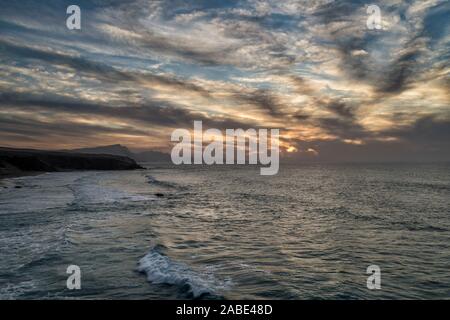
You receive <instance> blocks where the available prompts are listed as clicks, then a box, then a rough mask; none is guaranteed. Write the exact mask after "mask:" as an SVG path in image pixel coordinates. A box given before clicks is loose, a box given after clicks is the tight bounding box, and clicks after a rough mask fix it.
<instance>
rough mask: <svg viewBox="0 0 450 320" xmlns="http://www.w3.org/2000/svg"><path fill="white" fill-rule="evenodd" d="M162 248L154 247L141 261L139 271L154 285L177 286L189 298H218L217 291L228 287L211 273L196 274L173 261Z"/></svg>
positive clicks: (185, 266)
mask: <svg viewBox="0 0 450 320" xmlns="http://www.w3.org/2000/svg"><path fill="white" fill-rule="evenodd" d="M161 248H162V246H155V247H153V248H152V249H151V250H150V251H149V252H148V253H147V254H146V255H145V256H144V257H143V258H141V259H140V260H139V264H138V271H139V272H141V273H145V274H146V275H147V280H148V281H149V282H150V283H154V284H169V285H174V286H177V287H178V288H179V289H180V291H181V293H183V294H187V295H188V297H193V298H201V297H207V296H209V297H218V296H217V290H219V289H224V288H226V287H227V283H226V282H220V281H218V280H217V279H216V278H215V277H214V275H213V274H211V273H210V272H202V273H199V272H195V271H193V270H192V269H191V268H189V267H188V266H187V265H185V264H183V263H179V262H175V261H172V260H171V259H170V258H169V257H167V256H166V255H164V254H163V253H162V252H161Z"/></svg>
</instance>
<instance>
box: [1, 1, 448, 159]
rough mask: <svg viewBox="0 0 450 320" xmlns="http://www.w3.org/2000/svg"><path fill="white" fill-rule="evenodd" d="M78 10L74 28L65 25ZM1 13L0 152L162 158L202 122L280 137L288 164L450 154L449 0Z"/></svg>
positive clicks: (187, 4) (22, 4)
mask: <svg viewBox="0 0 450 320" xmlns="http://www.w3.org/2000/svg"><path fill="white" fill-rule="evenodd" d="M73 4H75V5H78V6H79V7H80V9H81V30H69V29H68V28H67V26H66V19H67V18H68V17H69V15H68V14H67V13H66V9H67V7H68V6H69V5H73ZM372 4H374V5H377V6H379V8H380V14H381V29H369V28H368V26H367V23H366V22H367V19H368V18H369V16H370V14H368V13H367V8H368V5H372ZM0 8H1V9H0V30H1V31H0V75H1V77H0V146H9V147H21V148H22V147H23V148H39V149H68V148H80V147H92V146H98V145H109V144H122V145H126V146H128V147H129V148H130V149H132V150H150V149H152V150H160V151H166V152H169V151H170V149H171V147H172V145H173V143H172V142H171V141H170V135H171V133H172V131H173V130H175V129H177V128H185V129H193V122H194V121H195V120H201V121H203V126H204V128H218V129H221V130H225V129H235V128H243V129H247V128H256V129H258V128H279V129H280V136H281V137H280V138H281V141H280V145H281V149H282V150H281V153H282V156H283V157H284V158H286V159H290V160H293V161H408V160H412V161H449V160H450V142H449V141H450V59H449V56H450V23H449V21H450V1H448V0H418V1H400V0H383V1H375V0H373V1H372V0H370V1H369V0H368V1H332V0H317V1H314V0H309V1H292V0H286V1H277V0H274V1H259V0H247V1H244V0H234V1H215V0H197V1H190V0H188V1H186V0H184V1H181V0H180V1H172V0H167V1H151V0H146V1H144V0H133V1H119V0H105V1H99V0H84V1H75V0H71V1H65V0H63V1H61V0H58V1H53V0H51V1H28V0H20V1H11V0H0Z"/></svg>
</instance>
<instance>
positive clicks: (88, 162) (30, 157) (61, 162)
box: [0, 148, 143, 172]
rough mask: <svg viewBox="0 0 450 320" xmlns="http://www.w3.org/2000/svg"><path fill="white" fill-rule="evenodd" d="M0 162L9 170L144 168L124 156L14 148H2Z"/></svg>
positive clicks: (49, 170)
mask: <svg viewBox="0 0 450 320" xmlns="http://www.w3.org/2000/svg"><path fill="white" fill-rule="evenodd" d="M0 164H1V165H2V166H3V167H4V168H9V169H8V171H11V170H13V169H15V170H18V171H35V172H37V171H46V172H52V171H70V170H134V169H143V168H142V167H141V166H139V165H138V164H137V163H136V161H134V160H133V159H130V158H127V157H123V156H115V155H106V154H82V153H69V152H59V151H42V150H32V149H12V148H0Z"/></svg>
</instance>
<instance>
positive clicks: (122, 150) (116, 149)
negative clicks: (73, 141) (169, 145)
mask: <svg viewBox="0 0 450 320" xmlns="http://www.w3.org/2000/svg"><path fill="white" fill-rule="evenodd" d="M70 152H76V153H87V154H110V155H115V156H123V157H128V158H131V159H134V160H135V161H138V162H170V155H169V154H167V153H163V152H159V151H144V152H137V153H133V152H131V151H130V150H129V149H128V148H127V147H125V146H122V145H120V144H114V145H110V146H100V147H93V148H82V149H75V150H70Z"/></svg>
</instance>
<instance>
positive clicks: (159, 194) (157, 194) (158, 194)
mask: <svg viewBox="0 0 450 320" xmlns="http://www.w3.org/2000/svg"><path fill="white" fill-rule="evenodd" d="M155 196H157V197H158V198H162V197H164V194H162V193H159V192H158V193H155Z"/></svg>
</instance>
